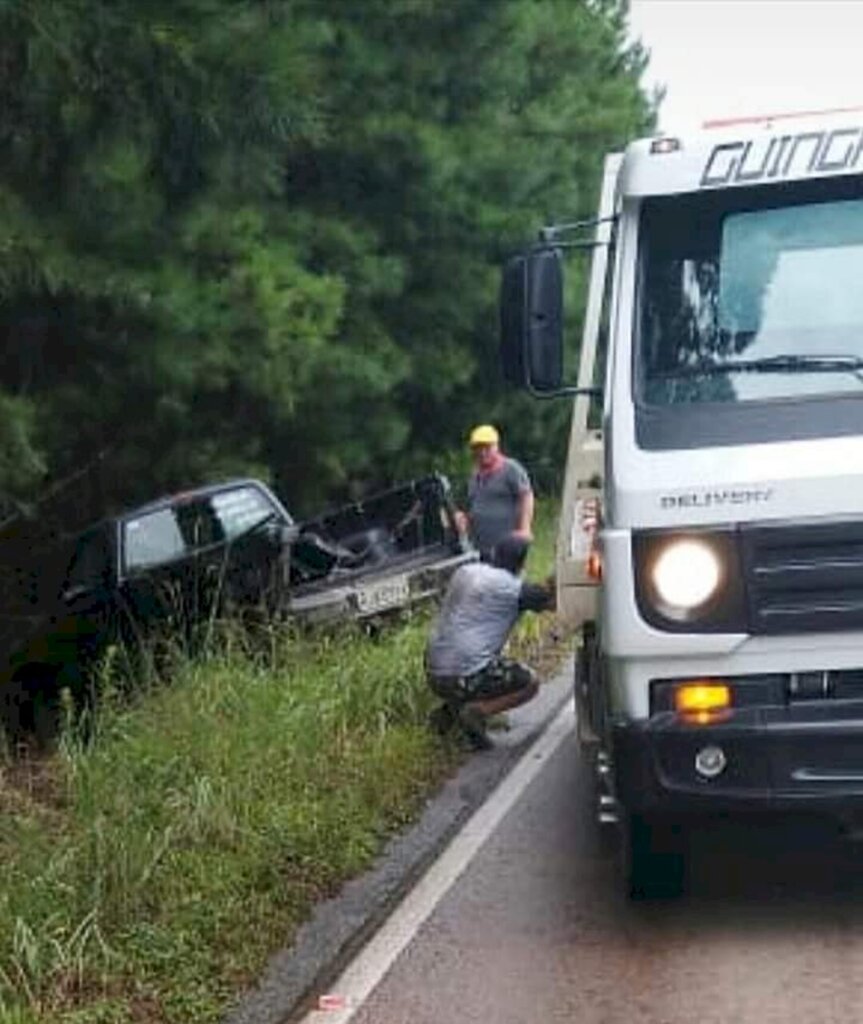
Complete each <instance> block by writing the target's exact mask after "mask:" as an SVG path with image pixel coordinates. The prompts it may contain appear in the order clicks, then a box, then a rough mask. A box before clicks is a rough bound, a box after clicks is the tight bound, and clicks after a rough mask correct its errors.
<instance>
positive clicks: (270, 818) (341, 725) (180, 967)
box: [0, 510, 553, 1024]
mask: <svg viewBox="0 0 863 1024" xmlns="http://www.w3.org/2000/svg"><path fill="white" fill-rule="evenodd" d="M552 518H553V517H552V515H551V514H550V513H549V512H548V510H543V514H542V515H541V516H540V517H539V521H538V528H537V543H536V545H535V547H534V551H533V553H532V556H531V557H532V563H533V564H532V568H531V572H532V573H536V574H537V575H539V574H544V572H545V565H546V564H547V561H548V558H549V554H548V552H549V550H550V549H549V547H548V542H549V538H551V540H552V543H553V530H552V529H551V523H550V520H551V519H552ZM427 629H428V616H427V615H426V614H423V615H419V616H417V617H414V618H413V619H411V620H409V621H407V622H405V623H403V624H401V625H400V626H398V627H397V628H393V629H391V630H388V631H386V632H385V633H384V634H383V635H382V636H380V637H378V638H371V637H368V636H366V635H363V634H361V633H360V632H358V631H357V632H353V631H345V632H342V633H339V634H336V635H327V636H318V637H308V636H306V637H303V636H299V635H294V636H288V637H286V636H284V635H276V634H273V635H272V636H271V638H270V639H271V642H270V643H269V645H263V646H259V647H258V648H256V651H255V653H254V656H250V655H249V652H248V651H246V650H245V649H244V648H243V646H242V644H240V643H239V642H237V640H236V638H234V637H232V636H231V635H230V634H228V635H227V636H226V638H225V640H224V642H223V643H222V644H221V645H219V647H218V649H217V650H213V651H212V652H211V653H210V655H209V656H208V657H206V658H205V659H203V660H201V661H198V662H191V661H187V662H186V663H185V664H183V665H181V667H180V668H179V670H178V672H177V675H176V677H175V678H174V679H173V680H172V683H171V686H169V687H168V686H165V687H160V688H153V689H152V690H150V691H149V692H147V693H146V694H144V695H143V696H142V697H141V698H140V699H139V700H137V701H136V702H135V703H134V704H129V703H128V702H126V703H123V702H120V701H112V700H110V699H107V700H105V701H104V702H103V704H102V705H101V706H100V708H99V710H98V712H97V713H96V714H95V717H94V718H93V720H92V721H91V722H89V723H88V738H87V742H84V741H83V740H82V739H81V738H80V737H81V734H80V732H76V731H74V730H71V729H70V730H69V731H67V733H66V734H65V736H64V738H63V741H62V743H61V747H60V750H59V752H58V754H57V755H56V757H54V758H53V759H52V760H51V761H50V762H49V763H48V764H46V765H42V766H41V767H40V771H39V773H37V774H36V775H34V776H33V777H31V778H30V779H29V780H28V781H27V784H24V782H23V781H22V779H24V775H23V773H22V768H21V766H20V765H15V764H13V763H12V762H8V761H7V762H5V764H2V765H0V858H2V863H3V872H2V875H0V1021H2V1022H3V1024H35V1022H39V1024H46V1022H52V1024H53V1022H64V1024H72V1022H74V1024H109V1022H111V1024H113V1022H119V1021H131V1020H135V1021H154V1022H155V1021H168V1022H186V1021H188V1022H192V1021H194V1022H196V1024H198V1022H206V1021H211V1020H216V1019H218V1017H219V1016H220V1015H221V1014H222V1013H223V1012H224V1009H225V1006H226V1004H227V1003H228V1002H229V1001H230V999H231V997H232V995H233V994H234V993H235V992H236V991H237V989H238V988H239V987H241V986H242V985H243V984H245V983H247V982H248V981H249V980H251V979H252V978H254V977H255V975H256V974H257V973H258V972H259V971H260V969H261V967H262V965H263V963H264V962H265V960H266V957H267V955H268V954H270V953H271V952H272V951H273V950H274V949H275V948H278V947H279V946H281V945H283V944H284V943H285V942H287V941H289V940H290V937H291V934H292V932H293V930H294V929H295V928H296V926H297V924H298V923H299V922H300V921H301V920H302V919H303V918H304V917H305V916H306V915H307V914H308V912H309V909H310V908H311V907H312V906H313V904H314V903H315V901H317V900H319V899H320V898H321V897H323V896H325V895H328V894H331V893H332V892H334V891H335V890H336V889H337V888H338V886H339V885H340V884H341V883H342V882H343V881H344V880H345V879H346V878H348V877H350V876H351V875H353V874H355V873H357V872H358V871H360V870H362V869H363V868H364V867H365V866H367V865H368V864H369V862H370V861H371V859H372V858H373V857H374V855H375V853H376V852H377V851H378V850H379V849H380V846H381V843H382V842H383V840H384V838H385V837H386V836H387V835H388V834H389V833H391V832H392V831H393V830H394V829H396V828H398V827H400V826H402V825H403V824H404V823H405V822H407V821H409V820H410V819H411V818H412V817H414V816H415V815H416V814H417V812H418V810H419V808H420V807H421V806H422V804H423V801H424V800H425V799H426V798H427V796H428V794H429V793H430V792H431V791H432V790H433V789H434V787H435V786H436V785H437V784H438V783H439V782H440V780H441V779H442V778H443V777H444V776H445V775H446V774H447V773H448V772H449V771H450V770H451V768H452V765H453V764H454V762H455V759H456V758H457V757H458V756H459V755H458V754H457V752H456V751H455V750H453V749H452V748H451V747H447V746H445V745H444V744H442V743H441V742H440V741H439V740H437V739H436V738H435V737H434V736H433V735H432V734H431V733H430V732H429V730H428V729H427V728H426V725H425V721H426V717H427V714H428V711H429V709H430V706H431V696H430V694H429V693H428V691H427V688H426V686H425V682H424V679H423V675H422V650H423V647H424V643H425V637H426V634H427ZM262 651H263V652H264V653H262Z"/></svg>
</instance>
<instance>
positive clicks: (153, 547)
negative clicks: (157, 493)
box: [123, 508, 186, 570]
mask: <svg viewBox="0 0 863 1024" xmlns="http://www.w3.org/2000/svg"><path fill="white" fill-rule="evenodd" d="M123 549H124V555H125V565H126V569H127V570H135V569H149V568H152V567H153V566H156V565H163V564H164V563H165V562H171V561H173V560H174V559H176V558H180V557H182V555H183V554H184V553H185V550H186V545H185V542H184V540H183V535H182V533H181V532H180V526H179V524H178V523H177V519H176V516H175V515H174V510H173V509H170V508H164V509H159V510H158V511H156V512H148V513H147V514H146V515H142V516H137V517H136V518H134V519H128V520H127V521H126V522H125V523H124V524H123Z"/></svg>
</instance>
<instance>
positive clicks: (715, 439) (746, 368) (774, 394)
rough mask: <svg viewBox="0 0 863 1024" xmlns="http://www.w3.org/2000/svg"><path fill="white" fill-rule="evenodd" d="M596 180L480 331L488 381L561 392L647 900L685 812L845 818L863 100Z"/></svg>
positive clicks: (570, 568)
mask: <svg viewBox="0 0 863 1024" xmlns="http://www.w3.org/2000/svg"><path fill="white" fill-rule="evenodd" d="M601 192H602V195H601V200H600V211H599V216H598V217H597V219H596V221H594V222H592V223H590V224H587V225H580V226H579V225H575V226H574V227H576V228H577V229H579V230H578V231H577V232H576V233H575V237H574V236H573V232H572V230H571V229H572V227H573V226H572V225H565V226H564V227H562V228H550V229H546V230H545V231H544V232H543V233H542V235H541V238H540V241H539V243H538V244H536V245H535V246H533V247H531V249H529V250H528V251H527V252H526V253H524V254H522V255H521V256H519V257H517V258H516V259H515V260H513V261H512V262H511V263H510V265H509V266H508V267H507V269H506V271H505V274H504V281H503V289H502V304H503V317H502V322H503V335H502V345H503V354H504V360H505V366H506V367H507V369H508V376H509V377H510V379H511V380H513V381H517V382H519V383H521V384H522V385H524V386H527V387H529V388H531V389H532V390H533V391H535V392H539V393H542V394H545V395H550V394H554V393H560V394H567V393H568V394H570V395H574V413H573V424H572V434H571V439H570V445H569V452H568V460H567V466H566V484H565V489H564V504H563V510H562V515H561V529H560V537H559V543H558V582H559V587H560V589H561V593H560V599H559V604H560V606H561V607H562V608H563V609H564V610H565V611H566V613H567V614H568V617H569V618H570V620H571V621H572V622H573V624H575V625H578V626H580V627H581V630H582V632H581V644H580V650H579V656H578V658H577V659H576V662H577V674H576V681H575V691H576V705H577V711H578V716H579V730H578V733H579V737H580V739H581V741H582V743H583V744H584V746H585V748H586V749H587V750H588V751H589V753H590V755H591V761H592V764H593V766H594V768H595V771H596V781H597V787H598V793H597V795H598V812H599V816H600V819H601V820H602V821H604V822H606V823H609V824H616V825H618V826H619V827H620V829H621V833H622V840H623V851H624V854H625V856H624V858H623V863H624V868H625V881H626V886H627V889H628V891H629V893H630V894H631V895H632V896H643V895H648V894H652V893H653V892H654V891H656V890H657V889H667V888H675V887H677V886H678V885H679V883H680V881H681V880H682V878H683V870H684V868H685V851H686V842H685V835H686V831H687V829H688V828H689V827H691V826H692V824H693V823H694V822H695V821H697V818H698V816H699V815H701V814H705V813H706V814H711V813H716V812H722V813H728V812H741V813H746V812H752V811H757V812H762V811H771V812H779V811H790V810H798V809H806V810H813V811H816V812H818V813H822V812H823V813H829V814H831V815H834V816H835V817H836V818H837V819H838V820H839V821H840V822H841V823H843V824H844V825H846V826H848V827H849V828H850V829H852V830H855V829H857V827H858V824H859V817H860V815H861V813H863V289H861V287H860V281H861V280H863V116H861V115H859V114H854V113H853V112H837V113H835V114H823V115H818V116H810V115H806V116H801V117H797V116H781V117H769V118H754V119H752V120H751V121H747V122H744V123H733V124H726V125H721V126H719V127H717V128H714V129H708V130H704V131H702V132H699V133H695V134H693V135H691V136H686V137H684V136H681V137H664V138H650V139H642V140H639V141H636V142H633V143H632V144H631V145H630V146H629V147H628V148H627V150H626V151H625V153H623V154H615V155H612V156H610V157H609V158H608V159H607V160H606V165H605V176H604V182H603V187H602V189H601ZM578 246H588V247H590V249H591V250H592V252H593V264H592V272H591V277H590V291H589V295H588V301H587V306H586V312H585V318H584V331H583V337H582V346H581V353H580V367H579V375H578V381H577V382H576V386H575V387H572V388H568V387H566V386H565V385H564V382H563V380H562V377H561V366H562V358H561V346H562V344H563V340H562V329H561V324H562V322H563V316H562V298H561V296H562V276H563V265H564V256H565V253H566V251H567V249H568V248H570V247H578ZM600 366H601V367H602V379H601V380H600V381H599V382H597V371H598V368H599V367H600ZM597 384H598V386H597ZM600 391H601V406H602V413H601V424H595V425H591V424H590V422H589V417H588V410H589V403H590V402H591V401H592V400H593V401H595V400H596V398H597V395H598V393H599V392H600Z"/></svg>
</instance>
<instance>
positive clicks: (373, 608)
mask: <svg viewBox="0 0 863 1024" xmlns="http://www.w3.org/2000/svg"><path fill="white" fill-rule="evenodd" d="M409 595H410V591H409V589H408V579H407V576H396V577H394V578H393V579H388V580H381V581H380V582H379V583H369V584H368V585H367V586H365V587H360V588H359V589H358V590H357V607H358V608H359V610H360V612H361V613H362V614H363V615H370V614H372V613H373V612H380V611H383V610H384V609H385V608H394V607H396V606H397V605H400V604H404V602H405V601H407V599H408V597H409Z"/></svg>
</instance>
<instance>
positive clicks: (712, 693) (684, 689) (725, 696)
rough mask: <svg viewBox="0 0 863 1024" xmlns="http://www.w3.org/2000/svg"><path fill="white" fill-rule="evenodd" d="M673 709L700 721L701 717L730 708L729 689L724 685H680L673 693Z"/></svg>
mask: <svg viewBox="0 0 863 1024" xmlns="http://www.w3.org/2000/svg"><path fill="white" fill-rule="evenodd" d="M674 707H675V709H676V710H677V711H678V712H679V713H680V714H682V715H691V716H693V717H696V718H698V720H699V721H702V720H703V719H702V717H701V716H702V715H705V714H707V715H710V714H711V713H715V712H717V711H727V710H728V708H730V707H731V687H730V686H727V685H726V684H725V683H710V682H692V683H681V684H680V686H678V687H677V689H676V690H675V691H674Z"/></svg>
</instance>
